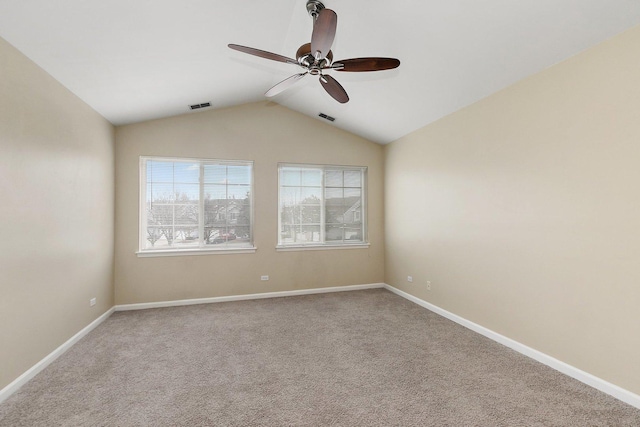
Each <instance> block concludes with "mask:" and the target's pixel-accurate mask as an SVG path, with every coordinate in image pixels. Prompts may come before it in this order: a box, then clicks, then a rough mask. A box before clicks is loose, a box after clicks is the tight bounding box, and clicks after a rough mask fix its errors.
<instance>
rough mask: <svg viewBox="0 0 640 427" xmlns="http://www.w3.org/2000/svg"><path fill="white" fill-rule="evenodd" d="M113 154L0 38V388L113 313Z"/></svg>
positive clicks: (82, 114)
mask: <svg viewBox="0 0 640 427" xmlns="http://www.w3.org/2000/svg"><path fill="white" fill-rule="evenodd" d="M113 151H114V129H113V126H111V124H110V123H109V122H107V121H106V120H105V119H103V118H102V117H101V116H100V115H99V114H97V113H96V112H95V111H93V110H92V109H91V108H89V107H88V106H87V105H86V104H84V103H83V102H82V101H80V100H79V99H78V98H77V97H75V96H74V95H72V94H71V93H70V92H69V91H68V90H66V89H65V88H64V87H62V86H61V85H60V84H59V83H58V82H56V81H55V80H54V79H53V78H52V77H51V76H49V75H48V74H46V73H45V72H44V71H43V70H42V69H40V68H39V67H37V66H36V65H35V64H33V63H32V62H31V61H30V60H28V59H27V58H26V57H24V56H23V55H22V54H21V53H19V52H18V51H17V50H16V49H14V48H13V47H12V46H10V45H9V44H8V43H6V42H5V41H4V40H2V39H0V206H1V207H0V389H2V388H3V387H4V386H6V385H7V384H9V383H10V382H11V381H13V380H14V379H16V378H17V377H18V376H19V375H21V374H22V373H23V372H24V371H26V370H27V369H29V368H30V367H31V366H33V365H34V364H35V363H36V362H38V361H40V360H41V359H42V358H43V357H45V356H46V355H47V354H49V353H50V352H51V351H53V350H54V349H56V348H57V347H58V346H59V345H61V344H62V343H64V342H65V341H66V340H68V339H69V338H71V337H72V336H73V335H74V334H76V333H77V332H78V331H80V330H81V329H82V328H84V327H85V326H87V325H88V324H89V323H91V321H93V320H94V319H96V318H97V317H98V316H100V315H101V314H103V313H105V312H106V311H107V310H108V309H109V308H111V307H112V306H113V284H112V282H113V281H112V278H113V225H114V185H113V170H114V165H113V161H114V152H113ZM93 297H95V298H97V304H96V306H94V307H89V299H90V298H93Z"/></svg>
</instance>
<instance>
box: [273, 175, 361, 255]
mask: <svg viewBox="0 0 640 427" xmlns="http://www.w3.org/2000/svg"><path fill="white" fill-rule="evenodd" d="M278 169H279V179H280V184H279V187H280V191H279V206H280V216H279V234H278V247H279V248H287V247H304V246H333V247H335V246H343V247H346V246H358V245H360V246H362V245H365V244H366V236H367V232H366V223H365V221H364V218H366V204H365V196H364V195H365V183H366V172H367V168H365V167H352V166H307V165H292V164H281V165H280V166H279V168H278Z"/></svg>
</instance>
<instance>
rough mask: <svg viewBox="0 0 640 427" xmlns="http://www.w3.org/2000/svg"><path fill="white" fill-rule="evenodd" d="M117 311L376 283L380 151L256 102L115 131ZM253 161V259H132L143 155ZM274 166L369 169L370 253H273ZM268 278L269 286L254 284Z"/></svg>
mask: <svg viewBox="0 0 640 427" xmlns="http://www.w3.org/2000/svg"><path fill="white" fill-rule="evenodd" d="M116 141H117V142H116V264H115V290H116V303H117V304H130V303H139V302H153V301H166V300H179V299H190V298H205V297H217V296H226V295H242V294H251V293H260V292H273V291H288V290H294V289H308V288H319V287H330V286H343V285H356V284H368V283H379V282H382V280H383V279H384V254H383V251H384V242H383V229H382V227H383V201H382V198H383V148H382V147H381V146H380V145H377V144H374V143H372V142H370V141H367V140H365V139H362V138H359V137H356V136H354V135H351V134H349V133H346V132H343V131H341V130H339V129H336V128H334V127H331V126H328V125H325V124H324V123H322V122H320V121H319V120H315V119H312V118H309V117H306V116H304V115H301V114H298V113H295V112H292V111H291V110H288V109H286V108H284V107H281V106H278V105H276V104H272V103H267V102H259V103H255V104H248V105H244V106H240V107H234V108H228V109H222V110H214V111H205V112H198V113H193V114H187V115H183V116H179V117H172V118H168V119H161V120H155V121H150V122H145V123H140V124H134V125H129V126H123V127H119V128H117V130H116ZM141 155H144V156H176V157H197V158H214V159H236V160H253V161H254V162H255V163H254V174H255V178H254V180H255V188H254V217H255V227H254V243H255V246H256V247H257V248H258V250H257V252H256V253H255V254H232V255H231V254H227V255H222V254H215V255H199V256H179V257H156V258H138V257H137V256H136V254H135V252H136V251H137V249H138V201H139V199H138V194H139V188H138V186H139V184H138V182H139V171H138V167H139V156H141ZM278 162H296V163H316V164H317V163H320V164H339V165H359V166H368V168H369V170H368V176H369V191H368V208H369V212H368V221H369V240H370V242H371V246H370V247H369V248H368V249H343V250H324V251H295V252H276V250H275V246H276V241H277V219H278V187H277V186H278V172H277V165H278ZM261 275H269V276H270V280H269V281H268V282H262V281H260V276H261Z"/></svg>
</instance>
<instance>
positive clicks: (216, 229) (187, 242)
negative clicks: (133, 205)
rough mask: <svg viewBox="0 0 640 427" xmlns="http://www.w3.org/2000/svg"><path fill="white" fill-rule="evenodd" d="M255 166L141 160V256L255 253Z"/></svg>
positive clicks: (147, 158)
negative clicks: (253, 209)
mask: <svg viewBox="0 0 640 427" xmlns="http://www.w3.org/2000/svg"><path fill="white" fill-rule="evenodd" d="M252 183H253V162H246V161H225V160H203V159H166V158H155V157H141V158H140V196H141V199H140V252H139V254H140V255H144V254H145V253H146V254H158V253H173V254H175V253H177V252H181V253H182V254H184V253H188V252H200V253H202V252H209V251H220V250H247V249H250V250H252V251H253V250H255V249H254V248H253V240H252V205H253V203H252V193H253V191H252Z"/></svg>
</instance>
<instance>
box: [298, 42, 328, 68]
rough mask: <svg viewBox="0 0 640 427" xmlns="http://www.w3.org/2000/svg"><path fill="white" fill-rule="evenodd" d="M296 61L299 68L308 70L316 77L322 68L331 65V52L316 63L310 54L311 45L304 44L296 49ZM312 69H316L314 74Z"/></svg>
mask: <svg viewBox="0 0 640 427" xmlns="http://www.w3.org/2000/svg"><path fill="white" fill-rule="evenodd" d="M296 59H297V60H298V63H299V64H300V65H301V66H303V67H305V68H308V69H309V72H310V73H311V74H312V75H317V74H319V71H320V70H321V69H322V68H324V67H328V66H329V65H331V62H332V61H333V52H331V51H329V53H328V54H327V56H326V57H325V58H322V59H321V60H320V61H316V58H315V57H314V56H313V55H312V54H311V43H306V44H303V45H302V46H300V47H299V48H298V51H297V52H296ZM313 69H317V70H316V71H317V72H316V73H314V72H313Z"/></svg>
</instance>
